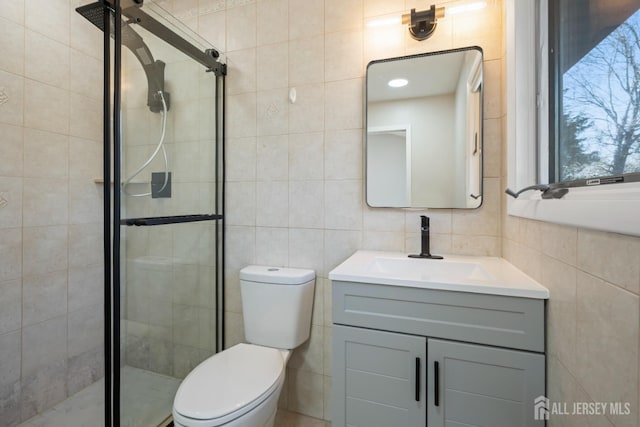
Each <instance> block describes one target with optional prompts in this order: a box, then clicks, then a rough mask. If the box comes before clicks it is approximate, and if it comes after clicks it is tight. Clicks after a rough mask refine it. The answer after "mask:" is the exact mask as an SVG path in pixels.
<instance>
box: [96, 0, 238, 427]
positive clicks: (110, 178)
mask: <svg viewBox="0 0 640 427" xmlns="http://www.w3.org/2000/svg"><path fill="white" fill-rule="evenodd" d="M100 2H101V3H102V4H103V6H104V8H105V13H104V15H103V19H104V22H103V24H104V28H105V29H107V30H106V31H104V40H103V55H104V70H103V71H104V87H103V179H104V190H103V197H104V212H103V220H104V228H103V233H104V247H103V249H104V265H105V267H104V348H105V355H104V356H105V366H104V369H105V388H104V392H105V414H104V417H105V418H104V420H105V427H120V385H121V384H120V365H121V357H120V351H121V345H120V322H121V319H120V315H121V307H120V297H121V293H120V291H121V288H120V286H121V283H120V274H121V268H120V243H121V238H120V228H121V227H122V226H155V225H165V224H175V223H185V222H196V221H215V231H216V234H215V236H216V237H215V239H216V248H215V254H216V255H215V274H216V277H215V316H216V343H215V352H216V353H217V352H219V351H221V350H222V349H223V348H224V342H225V336H224V278H225V276H224V247H225V227H224V212H225V126H224V117H225V76H226V72H227V67H226V64H224V63H220V62H217V60H216V58H217V57H218V52H217V51H216V50H215V49H207V50H205V51H204V52H203V51H200V50H199V49H198V48H197V47H195V46H193V45H192V44H191V43H189V42H188V41H187V40H185V39H183V38H182V37H180V36H179V35H177V34H176V33H174V32H173V31H171V30H170V29H168V28H166V27H164V25H162V24H161V23H159V22H158V21H156V20H155V19H153V18H152V17H150V16H149V15H147V14H146V13H144V12H143V11H141V10H140V9H139V7H140V6H141V5H142V1H135V2H134V3H135V4H136V6H134V8H135V10H130V11H129V12H130V13H127V14H126V15H125V16H127V17H129V18H132V17H131V16H130V15H131V12H135V13H134V14H133V15H135V18H134V19H135V20H136V22H137V23H140V24H141V26H143V27H144V28H146V29H147V30H149V31H151V32H152V33H154V34H155V35H156V36H158V37H159V38H161V39H163V40H164V41H165V42H167V43H169V44H170V45H172V46H173V47H175V48H176V49H178V50H180V51H182V52H183V53H185V54H186V55H188V56H189V57H191V58H192V59H194V60H195V61H197V62H198V63H200V64H202V65H204V66H205V67H206V70H205V71H206V72H212V73H214V75H215V90H216V97H215V103H216V109H215V118H214V120H215V151H216V162H215V166H214V167H215V177H216V180H215V187H216V188H215V193H216V194H215V196H216V198H215V204H214V206H215V213H214V214H196V215H180V216H169V217H154V218H127V219H122V218H121V207H122V194H121V193H122V192H121V191H120V190H119V189H120V188H121V184H122V183H121V177H120V173H121V161H122V120H121V113H122V96H121V95H122V93H121V88H122V49H121V47H122V39H121V31H122V16H123V13H122V12H123V10H122V8H121V2H120V0H101V1H100ZM124 2H126V3H127V4H129V5H131V0H124ZM141 17H144V19H142V20H141ZM111 19H113V27H112V26H111ZM143 22H145V23H147V25H143ZM148 23H151V24H150V27H149V24H148ZM111 28H113V29H114V34H113V39H114V41H113V46H112V45H111V34H110V32H111V31H110V29H111ZM112 49H113V61H111V51H112ZM214 53H215V54H214ZM111 76H113V87H114V90H113V94H111V81H112V78H111ZM112 146H113V150H112V149H111V147H112ZM112 158H113V166H112V164H111V159H112ZM112 167H113V170H112ZM111 182H113V191H112V190H111V186H110V183H111ZM111 197H113V203H111Z"/></svg>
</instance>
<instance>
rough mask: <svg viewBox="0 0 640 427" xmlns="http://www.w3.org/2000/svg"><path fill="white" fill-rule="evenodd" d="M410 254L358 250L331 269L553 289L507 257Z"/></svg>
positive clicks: (545, 293) (400, 282) (488, 290)
mask: <svg viewBox="0 0 640 427" xmlns="http://www.w3.org/2000/svg"><path fill="white" fill-rule="evenodd" d="M440 255H442V256H443V257H444V260H432V259H415V258H408V257H407V254H404V253H400V252H378V251H357V252H356V253H354V254H353V255H351V256H350V257H349V258H348V259H347V260H346V261H344V262H343V263H342V264H340V265H339V266H337V267H336V268H334V269H333V270H332V271H331V272H330V273H329V279H331V280H337V281H348V282H360V283H373V284H380V285H392V286H408V287H413V288H424V289H435V290H443V291H456V292H471V293H478V294H490V295H503V296H511V297H524V298H536V299H548V298H549V290H548V289H547V288H545V287H544V286H542V285H541V284H539V283H538V282H536V281H535V280H533V279H532V278H531V277H529V276H527V275H526V274H525V273H523V272H522V271H520V270H518V269H517V268H516V267H514V266H513V265H511V264H510V263H509V262H507V261H506V260H504V259H503V258H496V257H477V256H463V255H443V254H440Z"/></svg>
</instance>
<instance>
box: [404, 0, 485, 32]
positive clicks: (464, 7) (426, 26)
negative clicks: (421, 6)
mask: <svg viewBox="0 0 640 427" xmlns="http://www.w3.org/2000/svg"><path fill="white" fill-rule="evenodd" d="M454 4H455V3H454ZM485 7H487V2H486V1H477V2H471V3H464V4H458V5H454V6H447V7H446V9H445V7H444V6H441V7H436V5H434V4H432V5H431V7H430V8H429V9H427V10H422V11H419V12H416V10H415V9H411V13H405V14H404V15H402V23H403V24H404V25H408V28H409V34H410V35H411V37H413V38H414V39H415V40H419V41H420V40H426V39H428V38H429V37H431V36H432V35H433V33H434V32H435V30H436V26H437V25H438V19H440V18H444V17H445V16H449V15H456V14H459V13H465V12H471V11H476V10H480V9H484V8H485ZM445 11H446V12H445Z"/></svg>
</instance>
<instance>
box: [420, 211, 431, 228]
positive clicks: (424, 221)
mask: <svg viewBox="0 0 640 427" xmlns="http://www.w3.org/2000/svg"><path fill="white" fill-rule="evenodd" d="M420 228H422V231H429V217H428V216H426V215H420Z"/></svg>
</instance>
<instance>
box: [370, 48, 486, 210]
mask: <svg viewBox="0 0 640 427" xmlns="http://www.w3.org/2000/svg"><path fill="white" fill-rule="evenodd" d="M482 92H483V71H482V49H480V48H479V47H469V48H463V49H455V50H448V51H442V52H435V53H427V54H420V55H413V56H404V57H400V58H392V59H384V60H377V61H372V62H370V63H369V65H368V66H367V80H366V120H365V121H366V127H365V128H366V144H365V147H366V148H365V151H366V153H365V161H366V177H365V178H366V179H365V181H366V195H367V196H366V197H367V204H368V205H369V206H371V207H402V208H409V207H411V208H458V209H474V208H477V207H479V206H480V205H481V204H482Z"/></svg>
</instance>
